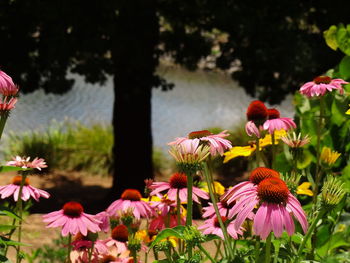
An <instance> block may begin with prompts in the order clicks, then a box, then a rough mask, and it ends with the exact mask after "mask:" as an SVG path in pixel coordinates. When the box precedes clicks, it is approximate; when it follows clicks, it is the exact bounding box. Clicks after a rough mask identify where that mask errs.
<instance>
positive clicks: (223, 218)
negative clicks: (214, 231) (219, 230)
mask: <svg viewBox="0 0 350 263" xmlns="http://www.w3.org/2000/svg"><path fill="white" fill-rule="evenodd" d="M221 220H222V222H223V223H224V224H225V222H226V220H227V217H226V216H221ZM214 226H215V227H220V223H219V219H218V218H217V217H215V219H214Z"/></svg>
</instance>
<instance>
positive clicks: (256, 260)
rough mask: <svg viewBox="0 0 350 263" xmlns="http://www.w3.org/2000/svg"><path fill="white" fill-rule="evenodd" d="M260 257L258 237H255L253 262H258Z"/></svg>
mask: <svg viewBox="0 0 350 263" xmlns="http://www.w3.org/2000/svg"><path fill="white" fill-rule="evenodd" d="M259 255H260V237H259V236H256V239H255V262H259Z"/></svg>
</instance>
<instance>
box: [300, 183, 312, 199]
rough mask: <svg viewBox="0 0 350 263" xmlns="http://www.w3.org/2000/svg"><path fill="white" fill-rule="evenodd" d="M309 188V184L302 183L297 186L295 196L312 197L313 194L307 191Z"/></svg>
mask: <svg viewBox="0 0 350 263" xmlns="http://www.w3.org/2000/svg"><path fill="white" fill-rule="evenodd" d="M310 186H311V183H309V182H304V183H302V184H301V185H299V186H298V188H297V194H298V195H308V196H313V195H314V193H313V192H312V191H311V190H310V189H309V188H310Z"/></svg>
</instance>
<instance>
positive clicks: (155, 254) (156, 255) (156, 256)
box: [153, 247, 159, 260]
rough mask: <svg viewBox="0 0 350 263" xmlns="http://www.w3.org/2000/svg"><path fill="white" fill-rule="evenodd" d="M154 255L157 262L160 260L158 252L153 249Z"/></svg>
mask: <svg viewBox="0 0 350 263" xmlns="http://www.w3.org/2000/svg"><path fill="white" fill-rule="evenodd" d="M153 255H154V259H155V260H158V259H159V257H158V252H157V251H156V249H155V248H154V247H153Z"/></svg>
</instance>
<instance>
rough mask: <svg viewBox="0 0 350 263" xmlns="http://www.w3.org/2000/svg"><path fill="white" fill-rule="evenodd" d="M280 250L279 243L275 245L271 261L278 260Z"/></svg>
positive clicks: (275, 262) (275, 261)
mask: <svg viewBox="0 0 350 263" xmlns="http://www.w3.org/2000/svg"><path fill="white" fill-rule="evenodd" d="M279 252H280V244H278V245H276V246H275V257H274V259H273V263H277V262H278V254H279Z"/></svg>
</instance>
